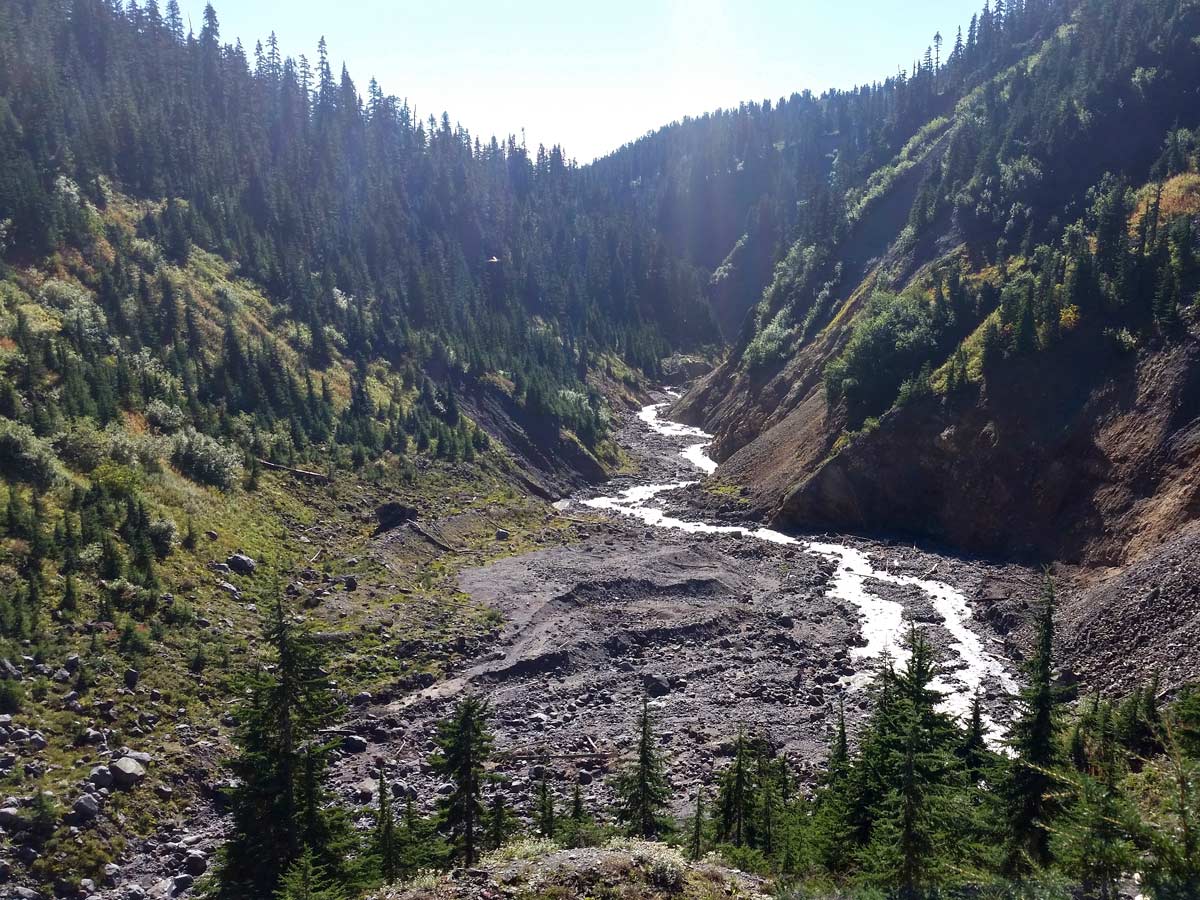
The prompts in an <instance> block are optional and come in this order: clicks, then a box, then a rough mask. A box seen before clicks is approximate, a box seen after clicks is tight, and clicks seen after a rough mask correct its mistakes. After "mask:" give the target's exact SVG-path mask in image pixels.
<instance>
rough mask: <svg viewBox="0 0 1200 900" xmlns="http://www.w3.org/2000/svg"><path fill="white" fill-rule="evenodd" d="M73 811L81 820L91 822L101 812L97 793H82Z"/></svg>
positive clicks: (72, 808)
mask: <svg viewBox="0 0 1200 900" xmlns="http://www.w3.org/2000/svg"><path fill="white" fill-rule="evenodd" d="M71 812H72V813H74V814H75V818H76V819H77V820H79V821H80V822H90V821H92V819H94V818H96V816H98V815H99V814H100V801H99V800H97V799H96V795H95V794H82V795H81V796H80V797H79V799H78V800H76V801H75V805H74V806H72V807H71Z"/></svg>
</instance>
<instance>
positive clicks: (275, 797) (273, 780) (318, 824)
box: [219, 600, 349, 897]
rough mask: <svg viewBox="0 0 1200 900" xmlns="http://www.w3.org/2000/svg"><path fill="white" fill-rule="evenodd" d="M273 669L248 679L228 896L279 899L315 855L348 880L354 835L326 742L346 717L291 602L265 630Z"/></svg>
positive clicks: (225, 875) (225, 884) (224, 882)
mask: <svg viewBox="0 0 1200 900" xmlns="http://www.w3.org/2000/svg"><path fill="white" fill-rule="evenodd" d="M264 638H265V639H266V642H267V645H268V646H269V647H270V649H271V660H272V662H273V666H272V667H271V668H263V669H259V670H257V671H255V672H253V673H251V674H249V675H247V676H245V678H244V687H245V694H244V699H243V700H242V702H241V704H240V706H239V709H238V714H237V718H238V727H237V731H236V732H235V736H234V742H235V745H236V746H237V749H238V755H237V756H236V757H235V759H234V760H233V762H232V767H233V770H234V772H235V774H236V775H237V776H238V778H239V784H238V786H237V787H236V788H235V789H234V790H233V792H232V796H231V819H232V834H231V837H230V839H229V840H228V842H227V843H226V847H225V853H224V858H223V860H222V864H221V867H220V870H219V876H220V878H219V883H220V892H221V894H222V895H223V896H229V897H244V896H247V895H257V896H269V895H271V894H273V893H274V892H275V890H276V889H277V888H278V887H279V885H280V881H281V879H282V877H283V874H284V873H285V872H287V871H288V870H289V868H290V867H291V865H292V864H293V863H295V862H296V861H297V860H298V859H300V857H301V854H302V853H303V852H304V850H305V848H306V846H307V850H308V851H309V852H310V853H311V854H312V856H313V859H314V860H315V861H316V863H317V865H318V866H320V867H322V868H323V869H324V870H326V871H329V872H338V871H340V870H341V867H342V866H343V865H344V862H345V858H346V849H347V842H348V841H349V835H348V832H347V829H346V823H345V821H344V819H343V818H340V817H338V816H337V815H336V813H334V812H333V811H330V810H329V809H327V807H326V804H325V798H324V793H323V790H322V788H321V780H322V778H323V774H324V769H325V766H326V763H327V760H326V757H327V753H328V748H327V747H325V746H324V745H322V744H319V743H316V742H317V741H318V740H319V733H320V730H321V729H322V728H324V727H326V726H327V725H329V724H330V723H332V721H333V720H334V718H335V717H336V715H337V713H338V706H337V702H336V700H335V699H334V695H333V689H332V685H331V684H330V682H329V678H328V676H327V675H326V673H325V660H324V657H323V654H322V652H321V649H320V645H319V644H317V643H316V642H315V641H313V640H312V637H311V635H310V633H309V632H308V630H307V628H306V627H305V626H304V625H302V624H297V623H295V622H294V621H292V618H291V616H290V613H289V612H288V610H287V608H286V607H285V605H284V603H283V601H282V600H277V601H276V604H275V608H274V610H273V612H272V614H271V616H270V618H269V620H268V622H267V625H266V626H265V629H264Z"/></svg>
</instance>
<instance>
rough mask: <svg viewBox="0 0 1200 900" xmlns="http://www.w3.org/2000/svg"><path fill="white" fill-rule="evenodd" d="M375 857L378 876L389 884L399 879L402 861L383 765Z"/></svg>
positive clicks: (380, 769) (377, 813)
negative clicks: (377, 865)
mask: <svg viewBox="0 0 1200 900" xmlns="http://www.w3.org/2000/svg"><path fill="white" fill-rule="evenodd" d="M372 850H373V851H374V854H375V857H376V859H377V860H378V863H379V874H380V877H382V878H383V880H384V881H385V882H386V883H388V884H390V883H391V882H393V881H395V880H396V879H397V878H399V877H400V871H401V866H402V865H403V860H402V858H401V848H400V842H399V838H398V835H397V834H396V819H395V816H393V815H392V794H391V787H390V786H389V785H388V781H387V771H386V770H385V769H384V767H383V764H382V763H380V765H379V801H378V806H377V809H376V812H375V837H374V847H373V848H372Z"/></svg>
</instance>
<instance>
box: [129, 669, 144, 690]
mask: <svg viewBox="0 0 1200 900" xmlns="http://www.w3.org/2000/svg"><path fill="white" fill-rule="evenodd" d="M141 678H142V673H141V672H139V671H138V670H137V669H126V670H125V687H127V688H129V689H130V690H131V691H132V690H133V689H134V688H135V687H137V685H138V681H140V680H141Z"/></svg>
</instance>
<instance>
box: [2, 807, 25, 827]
mask: <svg viewBox="0 0 1200 900" xmlns="http://www.w3.org/2000/svg"><path fill="white" fill-rule="evenodd" d="M24 827H25V818H24V817H23V816H22V815H21V811H20V810H19V809H17V808H16V807H15V806H5V807H0V828H4V829H7V830H8V831H15V830H17V829H18V828H24Z"/></svg>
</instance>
